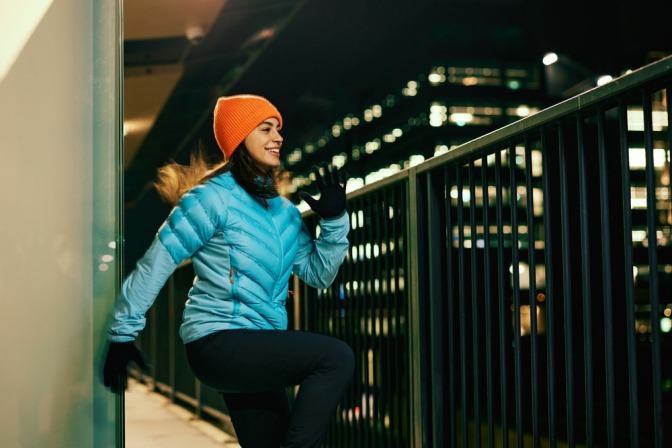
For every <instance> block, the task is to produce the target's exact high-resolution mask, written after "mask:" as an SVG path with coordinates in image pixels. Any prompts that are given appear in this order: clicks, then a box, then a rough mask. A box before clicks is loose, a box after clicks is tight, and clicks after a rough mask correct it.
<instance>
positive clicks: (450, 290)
mask: <svg viewBox="0 0 672 448" xmlns="http://www.w3.org/2000/svg"><path fill="white" fill-rule="evenodd" d="M448 170H449V167H445V168H444V169H443V185H444V195H443V196H444V198H443V201H444V213H445V217H446V218H445V221H446V240H447V241H446V270H445V272H446V301H447V304H446V315H447V321H446V325H447V326H448V338H447V339H448V366H449V368H448V388H449V397H448V399H449V400H450V402H449V412H450V414H449V415H450V416H449V419H448V421H449V422H450V423H449V427H450V428H449V431H450V434H449V439H448V441H449V443H448V446H457V428H456V426H457V425H456V422H457V417H456V408H457V406H456V403H455V401H456V398H455V397H456V391H455V390H456V389H455V385H456V381H457V379H456V377H455V369H454V368H453V366H455V365H457V364H455V350H454V348H455V345H456V344H455V316H454V312H453V311H454V307H453V304H454V303H455V300H456V297H454V293H455V288H454V283H453V278H454V276H453V219H452V204H451V197H450V190H451V187H452V183H451V181H450V176H449V171H448ZM457 300H459V298H457ZM439 446H440V445H439Z"/></svg>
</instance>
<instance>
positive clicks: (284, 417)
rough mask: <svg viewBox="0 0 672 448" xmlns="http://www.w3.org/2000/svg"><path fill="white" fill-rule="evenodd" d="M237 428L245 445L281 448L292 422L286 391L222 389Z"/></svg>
mask: <svg viewBox="0 0 672 448" xmlns="http://www.w3.org/2000/svg"><path fill="white" fill-rule="evenodd" d="M222 395H223V396H224V402H225V403H226V407H227V408H228V409H229V415H230V416H231V422H232V423H233V427H234V428H235V429H236V436H237V437H238V443H240V445H241V446H242V447H243V448H245V447H254V448H262V447H263V448H278V447H280V444H281V443H282V441H283V440H284V438H285V434H286V433H287V427H288V426H289V416H290V412H289V400H288V399H287V391H286V390H285V389H284V388H283V389H276V390H273V391H269V392H248V393H226V392H224V393H222Z"/></svg>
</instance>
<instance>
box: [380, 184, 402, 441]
mask: <svg viewBox="0 0 672 448" xmlns="http://www.w3.org/2000/svg"><path fill="white" fill-rule="evenodd" d="M383 191H385V192H386V193H385V195H384V197H385V199H386V200H385V204H387V207H388V215H385V214H383V220H382V221H381V224H382V226H381V234H380V237H381V241H384V242H385V247H386V253H387V254H389V255H388V256H386V257H381V258H382V263H381V268H382V272H383V277H384V278H385V284H386V285H387V290H386V293H385V294H384V295H382V296H381V303H380V305H381V311H383V310H384V311H385V319H386V321H387V332H388V333H387V337H384V338H383V339H382V340H381V349H383V350H385V352H386V353H392V346H393V345H392V344H393V343H392V341H393V340H394V339H396V332H397V330H396V322H395V321H394V315H393V313H392V306H396V305H394V302H393V300H392V299H391V297H393V295H392V282H393V281H394V280H393V278H392V277H391V275H390V268H391V263H390V260H393V252H392V250H391V244H390V240H391V238H390V226H391V225H394V220H396V219H397V216H396V210H394V204H395V202H394V200H393V197H394V191H390V189H389V188H387V189H384V190H383ZM390 208H392V210H394V211H393V213H394V215H393V218H394V220H393V221H392V222H390V221H389V220H388V216H389V209H390ZM395 291H396V289H395ZM384 322H385V321H383V323H384ZM393 328H394V331H393ZM395 348H398V347H395ZM385 360H386V365H384V366H381V368H384V373H383V374H382V375H381V377H383V378H385V384H386V385H387V388H388V390H386V391H385V392H386V393H385V394H381V395H382V397H381V399H384V400H385V401H383V402H381V406H380V408H381V412H382V414H383V415H382V418H383V422H385V415H389V416H390V421H392V418H393V417H394V415H393V412H394V409H393V408H392V405H393V403H394V402H393V401H392V394H390V390H389V387H390V384H393V383H392V378H393V377H394V376H395V375H394V370H393V366H390V356H386V357H385ZM395 423H396V422H395ZM386 440H387V431H383V441H386Z"/></svg>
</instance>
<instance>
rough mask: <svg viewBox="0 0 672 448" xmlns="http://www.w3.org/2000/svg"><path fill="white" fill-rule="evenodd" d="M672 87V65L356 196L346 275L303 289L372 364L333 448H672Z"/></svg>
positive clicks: (358, 383)
mask: <svg viewBox="0 0 672 448" xmlns="http://www.w3.org/2000/svg"><path fill="white" fill-rule="evenodd" d="M671 85H672V59H669V58H668V59H665V60H662V61H659V62H658V63H655V64H652V65H650V66H647V67H644V68H642V69H640V70H638V71H636V72H634V73H632V74H629V75H627V76H624V77H622V78H620V79H617V80H615V81H613V82H612V83H610V84H608V85H605V86H603V87H600V88H596V89H593V90H591V91H589V92H586V93H584V94H582V95H579V96H577V97H574V98H572V99H570V100H567V101H565V102H563V103H560V104H558V105H556V106H554V107H552V108H549V109H547V110H544V111H542V112H540V113H538V114H536V115H534V116H531V117H529V118H526V119H523V120H520V121H519V122H516V123H514V124H512V125H509V126H507V127H505V128H502V129H500V130H498V131H496V132H493V133H491V134H488V135H486V136H484V137H481V138H479V139H476V140H474V141H472V142H469V143H467V144H465V145H462V146H460V147H459V148H457V149H454V150H452V151H450V152H449V153H447V154H445V155H442V156H438V157H435V158H433V159H431V160H429V161H427V162H425V163H424V164H422V165H419V166H417V167H413V168H410V169H407V170H405V171H403V172H401V173H399V174H397V175H395V176H393V177H391V178H389V179H387V180H385V181H383V182H379V183H376V184H373V185H371V186H370V187H365V188H363V189H362V190H360V191H357V192H355V193H353V194H351V196H350V198H349V203H348V209H349V211H350V213H351V216H352V231H351V237H350V240H351V250H350V253H349V255H348V258H347V259H346V262H345V263H344V266H343V268H342V269H341V271H340V275H339V277H338V278H337V279H336V281H335V282H334V284H333V285H332V287H331V288H329V289H327V290H321V291H315V290H312V289H310V288H307V287H305V286H304V285H301V284H297V288H296V290H297V291H298V294H295V301H296V302H297V303H296V305H295V306H296V307H297V310H296V311H295V315H296V316H297V318H296V320H295V324H296V328H300V329H306V330H311V331H317V332H321V333H327V334H330V335H334V336H336V337H339V338H341V339H343V340H345V341H347V342H348V343H349V344H350V345H351V346H352V347H353V349H354V350H355V353H356V355H357V359H358V360H359V362H358V368H357V372H356V376H355V382H354V385H353V387H352V389H351V391H350V394H349V395H348V397H346V399H345V400H344V402H343V404H342V407H341V409H340V412H339V413H338V414H337V416H336V417H335V422H334V425H332V428H331V430H330V432H329V435H328V439H327V444H326V445H327V446H335V447H344V446H347V447H357V446H362V447H369V446H372V447H373V446H375V447H391V446H395V447H411V446H412V447H430V446H431V447H445V446H464V447H468V446H469V447H470V446H475V447H480V446H491V447H494V446H501V447H507V446H518V447H523V446H535V447H537V446H609V447H612V446H614V447H615V446H633V447H635V446H642V447H649V446H657V447H662V446H664V444H665V443H670V441H671V440H672V431H670V429H669V425H665V424H664V423H663V422H665V421H667V422H670V421H672V400H671V399H672V362H671V355H672V338H671V337H670V336H671V335H670V333H669V324H670V322H672V321H670V319H669V317H670V314H671V313H672V289H671V288H670V285H671V283H672V281H671V280H672V275H670V274H671V273H672V265H671V264H670V263H672V256H670V247H672V246H671V243H672V239H671V238H670V229H671V228H672V202H671V197H670V163H669V161H670V153H669V148H670V141H671V133H670V128H669V126H668V120H669V118H668V117H669V116H670V103H669V101H667V98H668V97H667V96H666V94H665V92H666V91H669V89H670V86H671ZM640 159H641V161H640ZM306 219H307V221H308V222H309V225H312V226H313V227H314V226H316V225H317V221H316V220H315V218H314V217H310V216H307V217H306ZM640 235H642V236H641V237H640ZM514 273H515V274H514ZM297 283H298V281H297ZM661 325H662V328H661ZM663 330H665V331H663Z"/></svg>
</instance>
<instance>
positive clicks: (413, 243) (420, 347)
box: [404, 168, 426, 446]
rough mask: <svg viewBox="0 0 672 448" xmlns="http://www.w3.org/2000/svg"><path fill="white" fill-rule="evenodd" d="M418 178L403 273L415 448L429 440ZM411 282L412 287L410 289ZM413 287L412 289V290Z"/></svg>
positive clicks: (411, 188)
mask: <svg viewBox="0 0 672 448" xmlns="http://www.w3.org/2000/svg"><path fill="white" fill-rule="evenodd" d="M418 184H419V182H418V176H417V174H416V172H415V170H414V169H413V168H411V169H410V171H409V178H408V196H407V199H406V206H407V208H406V210H407V215H406V222H407V223H408V227H407V228H406V235H407V242H406V245H405V247H406V248H407V255H406V257H407V258H406V260H407V261H406V266H408V267H409V271H405V272H404V277H405V278H406V289H410V297H409V299H410V300H408V302H407V319H406V322H407V323H408V328H409V339H408V341H409V347H408V353H409V355H410V360H409V361H410V362H409V364H408V367H409V368H410V372H411V390H412V391H413V393H412V394H411V403H410V405H411V408H410V413H411V416H412V418H411V422H412V425H411V440H412V441H413V445H414V446H423V445H424V443H423V438H424V437H426V431H425V430H424V429H425V428H424V423H425V418H424V412H423V399H422V398H423V395H422V391H423V390H424V382H423V375H424V371H425V369H424V368H423V364H422V362H423V360H424V359H423V358H424V356H423V351H424V344H423V341H424V338H422V337H421V335H422V323H421V317H422V305H423V304H424V301H423V300H422V297H421V294H420V277H419V270H420V269H422V268H421V266H420V265H419V261H420V253H421V251H420V245H419V240H420V237H419V231H420V229H421V228H422V223H421V222H419V221H422V219H423V218H424V214H423V213H422V212H424V210H422V205H423V204H422V203H419V201H418V192H419V191H420V190H419V185H418ZM409 281H410V285H409ZM409 286H410V288H409Z"/></svg>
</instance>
